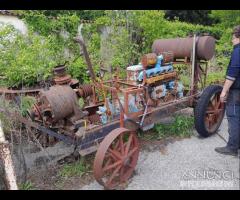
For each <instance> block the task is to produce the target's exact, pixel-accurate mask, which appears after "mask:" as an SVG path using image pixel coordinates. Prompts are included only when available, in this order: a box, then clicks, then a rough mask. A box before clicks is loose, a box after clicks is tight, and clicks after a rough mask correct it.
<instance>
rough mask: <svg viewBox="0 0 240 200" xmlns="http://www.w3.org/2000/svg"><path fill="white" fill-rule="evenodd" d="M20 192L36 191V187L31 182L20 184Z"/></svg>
mask: <svg viewBox="0 0 240 200" xmlns="http://www.w3.org/2000/svg"><path fill="white" fill-rule="evenodd" d="M19 189H20V190H34V189H35V188H34V186H33V184H32V183H31V182H30V181H26V182H25V183H22V184H20V186H19Z"/></svg>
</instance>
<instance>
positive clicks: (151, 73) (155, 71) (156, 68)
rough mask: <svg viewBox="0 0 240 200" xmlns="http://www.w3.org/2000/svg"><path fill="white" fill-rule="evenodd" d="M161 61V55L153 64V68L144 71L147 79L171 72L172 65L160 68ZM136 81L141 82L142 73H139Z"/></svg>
mask: <svg viewBox="0 0 240 200" xmlns="http://www.w3.org/2000/svg"><path fill="white" fill-rule="evenodd" d="M162 61H163V56H162V55H160V56H158V57H157V63H156V64H155V66H154V68H152V69H147V70H146V76H147V78H149V77H152V76H157V75H160V74H161V73H167V72H171V71H173V66H172V64H170V65H166V66H162ZM137 80H138V81H140V82H141V81H142V80H143V71H141V72H140V73H139V75H138V78H137Z"/></svg>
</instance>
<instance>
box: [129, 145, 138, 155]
mask: <svg viewBox="0 0 240 200" xmlns="http://www.w3.org/2000/svg"><path fill="white" fill-rule="evenodd" d="M137 149H138V148H137V147H135V148H133V149H132V150H131V151H130V152H129V154H128V155H127V156H128V157H131V156H132V155H133V154H134V153H135V152H136V151H137Z"/></svg>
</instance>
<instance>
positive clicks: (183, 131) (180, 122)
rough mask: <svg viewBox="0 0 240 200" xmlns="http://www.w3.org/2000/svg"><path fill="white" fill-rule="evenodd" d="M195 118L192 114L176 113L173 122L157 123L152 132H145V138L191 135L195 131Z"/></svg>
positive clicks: (157, 138) (155, 138)
mask: <svg viewBox="0 0 240 200" xmlns="http://www.w3.org/2000/svg"><path fill="white" fill-rule="evenodd" d="M193 128H194V118H193V117H190V116H183V115H176V116H174V121H173V123H170V124H155V126H154V128H153V129H152V130H151V134H144V133H143V134H144V136H143V138H145V139H147V140H160V139H164V138H167V137H169V136H173V137H181V138H184V137H190V136H191V135H192V133H193Z"/></svg>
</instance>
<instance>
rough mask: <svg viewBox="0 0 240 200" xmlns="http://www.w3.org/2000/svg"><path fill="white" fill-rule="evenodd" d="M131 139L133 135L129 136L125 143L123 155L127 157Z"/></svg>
mask: <svg viewBox="0 0 240 200" xmlns="http://www.w3.org/2000/svg"><path fill="white" fill-rule="evenodd" d="M132 139H133V134H130V136H129V138H128V141H127V145H126V149H125V155H127V154H128V152H129V148H130V146H131V143H132Z"/></svg>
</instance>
